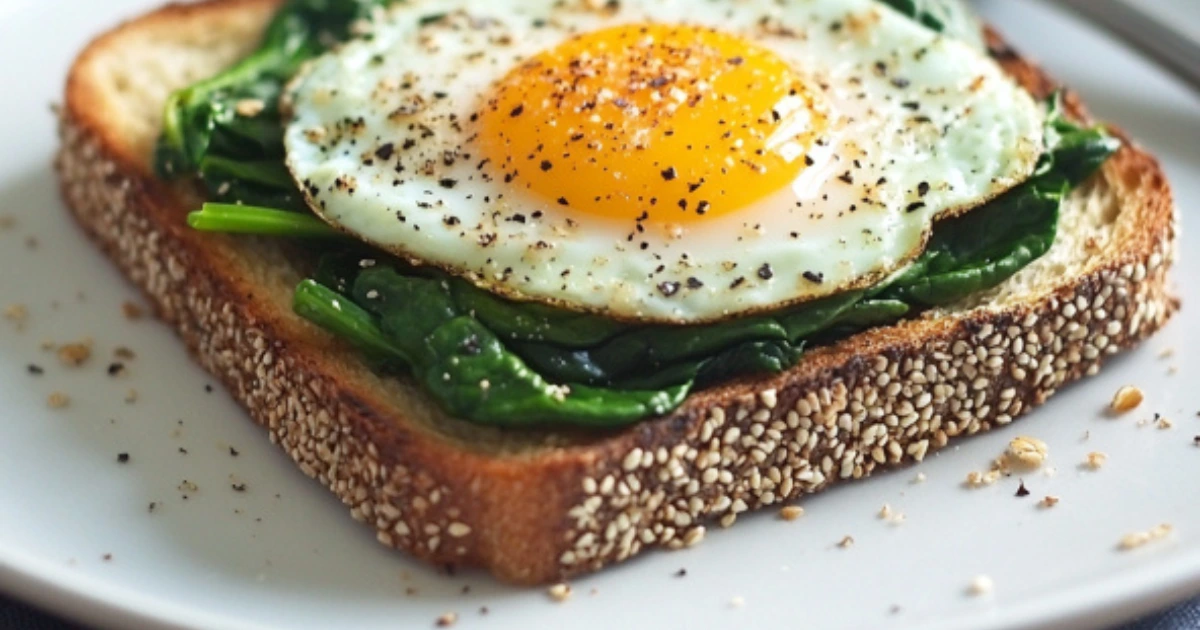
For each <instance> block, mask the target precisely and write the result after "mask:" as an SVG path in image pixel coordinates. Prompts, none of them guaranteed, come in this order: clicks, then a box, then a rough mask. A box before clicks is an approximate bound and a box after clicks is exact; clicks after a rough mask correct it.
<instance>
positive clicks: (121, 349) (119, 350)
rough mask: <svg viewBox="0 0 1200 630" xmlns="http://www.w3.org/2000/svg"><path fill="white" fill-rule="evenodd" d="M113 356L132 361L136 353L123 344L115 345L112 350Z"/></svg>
mask: <svg viewBox="0 0 1200 630" xmlns="http://www.w3.org/2000/svg"><path fill="white" fill-rule="evenodd" d="M113 356H115V357H117V358H118V359H123V360H125V361H132V360H134V359H136V358H137V355H136V354H134V352H133V350H130V349H129V348H126V347H125V346H117V347H116V348H115V349H114V350H113Z"/></svg>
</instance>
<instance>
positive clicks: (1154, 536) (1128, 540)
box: [1117, 523, 1175, 551]
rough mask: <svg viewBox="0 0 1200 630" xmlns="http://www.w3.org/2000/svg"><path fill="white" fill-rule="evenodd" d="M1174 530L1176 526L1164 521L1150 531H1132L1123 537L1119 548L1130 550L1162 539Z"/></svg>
mask: <svg viewBox="0 0 1200 630" xmlns="http://www.w3.org/2000/svg"><path fill="white" fill-rule="evenodd" d="M1174 530H1175V528H1174V527H1172V526H1171V525H1170V524H1169V523H1163V524H1161V525H1157V526H1155V527H1153V528H1151V529H1150V530H1149V531H1145V532H1130V533H1128V534H1125V535H1124V536H1122V537H1121V542H1120V543H1119V544H1118V545H1117V546H1118V548H1120V549H1121V550H1123V551H1128V550H1130V549H1137V548H1138V547H1141V546H1143V545H1146V544H1148V543H1151V542H1154V541H1156V540H1162V539H1163V538H1166V537H1167V536H1170V535H1171V532H1173V531H1174Z"/></svg>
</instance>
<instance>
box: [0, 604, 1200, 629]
mask: <svg viewBox="0 0 1200 630" xmlns="http://www.w3.org/2000/svg"><path fill="white" fill-rule="evenodd" d="M0 628H3V629H4V630H82V628H83V626H80V625H77V624H74V623H70V622H67V621H62V620H61V619H58V618H55V617H51V616H49V615H46V614H44V613H42V612H40V611H38V610H36V609H33V608H30V607H28V606H25V605H24V604H21V603H18V602H16V601H13V600H11V599H7V598H4V597H0ZM1194 628H1200V600H1194V601H1190V602H1187V603H1186V604H1181V605H1179V606H1176V607H1175V608H1172V609H1170V610H1167V611H1165V612H1161V613H1158V614H1155V615H1151V616H1149V617H1146V618H1144V619H1142V620H1140V621H1137V622H1134V623H1132V624H1129V625H1127V626H1124V627H1122V628H1120V629H1119V630H1192V629H1194Z"/></svg>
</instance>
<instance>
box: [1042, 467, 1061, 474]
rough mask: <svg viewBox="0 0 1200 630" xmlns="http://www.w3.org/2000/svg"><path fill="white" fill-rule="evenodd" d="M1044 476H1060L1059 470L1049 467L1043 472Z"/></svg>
mask: <svg viewBox="0 0 1200 630" xmlns="http://www.w3.org/2000/svg"><path fill="white" fill-rule="evenodd" d="M1042 474H1044V475H1046V476H1047V477H1053V476H1054V475H1057V474H1058V469H1057V468H1055V467H1054V466H1047V467H1046V469H1045V470H1043V471H1042Z"/></svg>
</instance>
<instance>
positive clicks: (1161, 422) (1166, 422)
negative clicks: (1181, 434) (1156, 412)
mask: <svg viewBox="0 0 1200 630" xmlns="http://www.w3.org/2000/svg"><path fill="white" fill-rule="evenodd" d="M1173 426H1175V423H1174V422H1171V420H1170V419H1168V418H1163V417H1159V419H1158V428H1159V429H1162V430H1166V429H1170V428H1171V427H1173Z"/></svg>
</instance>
